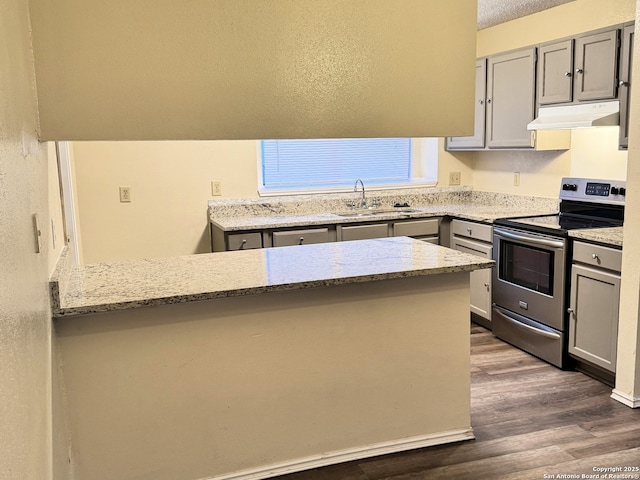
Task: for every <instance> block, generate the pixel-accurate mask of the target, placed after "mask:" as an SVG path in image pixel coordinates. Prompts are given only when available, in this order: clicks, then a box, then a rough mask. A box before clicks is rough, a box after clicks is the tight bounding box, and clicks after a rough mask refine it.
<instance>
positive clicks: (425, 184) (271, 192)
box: [258, 179, 438, 197]
mask: <svg viewBox="0 0 640 480" xmlns="http://www.w3.org/2000/svg"><path fill="white" fill-rule="evenodd" d="M437 183H438V182H437V181H436V180H427V179H416V180H415V181H412V182H408V183H397V184H388V185H371V186H369V185H367V184H365V190H366V191H367V192H376V191H385V190H408V189H411V188H433V187H435V186H436V185H437ZM353 191H354V190H353V187H334V188H304V189H286V190H275V189H264V188H258V195H259V196H261V197H280V196H283V195H318V194H322V193H346V192H353Z"/></svg>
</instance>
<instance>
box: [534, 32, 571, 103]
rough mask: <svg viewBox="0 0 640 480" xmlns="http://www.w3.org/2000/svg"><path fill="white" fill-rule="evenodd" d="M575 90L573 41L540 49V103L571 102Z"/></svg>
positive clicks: (544, 46)
mask: <svg viewBox="0 0 640 480" xmlns="http://www.w3.org/2000/svg"><path fill="white" fill-rule="evenodd" d="M572 90H573V40H565V41H563V42H557V43H553V44H550V45H543V46H541V47H540V48H539V49H538V103H539V104H540V105H549V104H553V103H564V102H571V100H572V99H573V96H572Z"/></svg>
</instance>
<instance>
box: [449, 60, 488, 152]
mask: <svg viewBox="0 0 640 480" xmlns="http://www.w3.org/2000/svg"><path fill="white" fill-rule="evenodd" d="M486 93H487V59H486V58H482V59H480V60H478V61H476V94H475V102H476V104H475V116H474V130H473V131H474V134H473V135H470V136H468V137H449V138H447V148H448V149H451V150H455V149H471V148H484V145H485V142H484V139H485V115H486Z"/></svg>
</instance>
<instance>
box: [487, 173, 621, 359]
mask: <svg viewBox="0 0 640 480" xmlns="http://www.w3.org/2000/svg"><path fill="white" fill-rule="evenodd" d="M625 194H626V185H625V182H623V181H611V180H595V179H586V178H563V179H562V184H561V187H560V212H559V213H558V214H556V215H543V216H532V217H517V218H507V219H501V220H496V221H495V223H494V228H493V257H494V260H495V261H496V268H495V269H494V273H493V309H492V318H491V324H492V330H493V334H494V335H495V336H496V337H498V338H500V339H502V340H505V341H506V342H508V343H511V344H513V345H515V346H517V347H519V348H521V349H522V350H524V351H526V352H529V353H531V354H533V355H535V356H537V357H540V358H542V359H543V360H545V361H547V362H549V363H551V364H552V365H555V366H557V367H559V368H570V366H571V360H570V359H569V357H568V355H567V325H568V314H567V301H568V296H569V295H568V292H569V287H570V285H569V272H570V262H571V242H570V241H569V231H570V230H574V229H585V228H603V227H612V226H621V225H622V223H623V220H624V198H625Z"/></svg>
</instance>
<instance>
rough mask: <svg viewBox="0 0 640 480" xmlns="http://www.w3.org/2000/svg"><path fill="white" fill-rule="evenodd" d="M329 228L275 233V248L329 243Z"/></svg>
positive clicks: (273, 240)
mask: <svg viewBox="0 0 640 480" xmlns="http://www.w3.org/2000/svg"><path fill="white" fill-rule="evenodd" d="M329 241H330V239H329V229H328V228H309V229H304V230H286V231H282V232H273V236H272V242H273V246H274V247H287V246H290V245H308V244H312V243H327V242H329Z"/></svg>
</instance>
